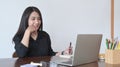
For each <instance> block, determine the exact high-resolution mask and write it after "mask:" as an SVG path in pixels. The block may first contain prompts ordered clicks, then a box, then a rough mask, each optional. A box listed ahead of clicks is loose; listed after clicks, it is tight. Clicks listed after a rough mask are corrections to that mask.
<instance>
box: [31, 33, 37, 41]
mask: <svg viewBox="0 0 120 67" xmlns="http://www.w3.org/2000/svg"><path fill="white" fill-rule="evenodd" d="M37 36H38V32H37V31H35V32H33V33H31V37H32V38H33V39H34V40H36V39H37Z"/></svg>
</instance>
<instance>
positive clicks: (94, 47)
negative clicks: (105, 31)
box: [72, 34, 102, 66]
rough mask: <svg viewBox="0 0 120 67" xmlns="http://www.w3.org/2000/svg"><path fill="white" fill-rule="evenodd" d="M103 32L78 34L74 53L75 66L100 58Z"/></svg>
mask: <svg viewBox="0 0 120 67" xmlns="http://www.w3.org/2000/svg"><path fill="white" fill-rule="evenodd" d="M101 40H102V34H78V35H77V40H76V46H75V50H74V54H73V63H72V64H73V66H74V65H80V64H84V63H89V62H93V61H97V60H98V55H99V50H100V45H101Z"/></svg>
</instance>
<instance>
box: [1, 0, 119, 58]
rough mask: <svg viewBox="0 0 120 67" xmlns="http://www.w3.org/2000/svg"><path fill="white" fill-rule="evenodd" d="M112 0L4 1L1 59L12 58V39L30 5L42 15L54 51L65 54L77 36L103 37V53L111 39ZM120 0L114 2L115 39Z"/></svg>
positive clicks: (117, 34)
mask: <svg viewBox="0 0 120 67" xmlns="http://www.w3.org/2000/svg"><path fill="white" fill-rule="evenodd" d="M110 1H111V0H10V1H9V0H3V1H1V2H0V37H1V38H0V58H11V57H12V54H13V52H14V51H15V50H14V43H12V38H13V36H14V34H15V33H16V31H17V29H18V27H19V24H20V20H21V16H22V13H23V11H24V10H25V8H27V7H28V6H36V7H38V8H39V9H40V11H41V13H42V16H43V24H44V27H43V29H44V30H45V31H47V32H48V33H49V35H50V37H51V42H52V48H53V50H54V51H62V50H64V49H66V48H67V47H68V46H69V43H70V42H72V45H73V47H74V45H75V43H76V36H77V34H103V39H102V43H101V49H100V53H104V52H105V49H106V44H105V39H106V38H110V23H111V20H110V18H111V17H110V16H111V10H110V9H111V2H110ZM119 6H120V0H115V37H117V36H118V37H119V35H120V29H119V28H120V8H119Z"/></svg>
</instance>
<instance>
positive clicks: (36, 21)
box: [28, 11, 41, 31]
mask: <svg viewBox="0 0 120 67" xmlns="http://www.w3.org/2000/svg"><path fill="white" fill-rule="evenodd" d="M40 25H41V19H40V16H39V14H38V13H37V12H35V11H34V12H32V13H31V14H30V17H29V19H28V26H33V27H34V28H35V31H37V30H38V29H39V27H40Z"/></svg>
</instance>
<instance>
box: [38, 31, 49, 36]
mask: <svg viewBox="0 0 120 67" xmlns="http://www.w3.org/2000/svg"><path fill="white" fill-rule="evenodd" d="M39 34H40V35H42V36H47V37H49V34H48V33H47V32H46V31H39Z"/></svg>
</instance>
